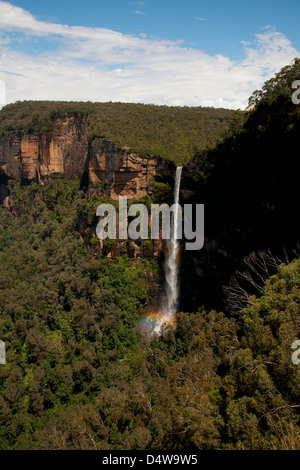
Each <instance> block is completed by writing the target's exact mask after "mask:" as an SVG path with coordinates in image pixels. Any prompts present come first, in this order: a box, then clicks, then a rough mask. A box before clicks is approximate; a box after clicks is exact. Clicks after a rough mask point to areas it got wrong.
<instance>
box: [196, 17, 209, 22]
mask: <svg viewBox="0 0 300 470" xmlns="http://www.w3.org/2000/svg"><path fill="white" fill-rule="evenodd" d="M195 20H196V21H207V19H206V18H202V16H195Z"/></svg>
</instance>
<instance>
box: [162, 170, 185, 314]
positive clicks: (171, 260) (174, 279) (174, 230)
mask: <svg viewBox="0 0 300 470" xmlns="http://www.w3.org/2000/svg"><path fill="white" fill-rule="evenodd" d="M181 171H182V167H181V166H179V167H177V169H176V178H175V188H174V205H175V210H174V217H173V223H172V225H171V234H170V240H168V254H167V258H166V261H165V280H166V299H165V303H164V305H163V311H164V312H165V314H166V315H174V313H176V312H177V306H178V296H179V279H178V271H179V257H178V249H179V242H178V223H179V222H180V221H179V220H178V210H177V207H178V204H179V190H180V179H181Z"/></svg>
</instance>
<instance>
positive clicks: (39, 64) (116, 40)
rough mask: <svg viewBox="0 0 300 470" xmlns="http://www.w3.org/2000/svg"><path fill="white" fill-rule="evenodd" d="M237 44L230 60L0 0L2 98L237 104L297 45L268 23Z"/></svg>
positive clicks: (287, 59)
mask: <svg viewBox="0 0 300 470" xmlns="http://www.w3.org/2000/svg"><path fill="white" fill-rule="evenodd" d="M1 38H4V39H5V40H4V41H3V42H1ZM7 38H8V39H9V40H7ZM40 40H42V43H44V42H45V41H47V42H48V47H47V50H44V49H43V48H42V46H41V48H40V51H41V52H39V53H38V52H35V53H34V52H28V50H30V47H29V46H30V45H31V44H32V43H34V45H35V46H36V44H39V41H40ZM241 40H242V38H241ZM22 45H27V47H26V49H22V47H23V46H22ZM16 46H17V47H16ZM241 47H242V48H243V57H242V59H240V60H238V61H237V60H236V61H234V60H231V59H229V58H228V57H225V56H223V55H221V54H219V55H214V56H211V55H209V54H207V53H206V52H204V51H203V50H201V49H195V48H194V49H193V48H190V47H187V46H185V45H184V43H182V42H181V41H171V40H159V39H153V38H148V37H147V36H144V35H142V36H141V35H140V36H132V35H126V34H122V33H120V32H117V31H113V30H109V29H105V28H89V27H83V26H68V25H62V24H58V23H51V22H47V21H39V20H37V19H36V18H35V17H34V16H33V15H31V13H29V12H28V11H25V10H24V9H22V8H19V7H15V6H13V5H11V4H10V3H8V2H3V1H0V70H1V72H0V80H5V81H6V91H7V102H13V101H15V100H24V99H48V100H76V101H81V100H83V101H85V100H90V101H123V102H141V103H156V104H166V105H187V106H199V105H201V106H215V107H225V108H242V109H243V108H244V107H245V106H246V105H247V100H248V97H249V96H250V95H251V93H252V92H253V90H254V89H257V88H259V87H260V86H261V85H262V83H263V82H264V81H265V80H266V79H267V78H269V77H270V76H272V75H273V74H274V73H275V72H276V71H278V70H279V69H280V68H281V67H282V66H284V65H286V64H287V63H289V62H290V61H292V59H293V58H294V57H296V56H299V52H298V51H297V50H296V49H295V48H294V47H293V46H292V44H291V42H290V41H289V39H288V38H287V37H285V36H284V35H283V34H282V33H280V32H278V31H276V30H274V29H272V28H267V29H266V30H264V31H263V32H260V33H259V34H257V35H256V36H255V37H254V38H253V41H251V42H249V41H248V42H247V43H244V44H242V46H241ZM34 48H35V49H36V47H34ZM25 50H26V51H27V52H25ZM8 73H10V75H7V74H8Z"/></svg>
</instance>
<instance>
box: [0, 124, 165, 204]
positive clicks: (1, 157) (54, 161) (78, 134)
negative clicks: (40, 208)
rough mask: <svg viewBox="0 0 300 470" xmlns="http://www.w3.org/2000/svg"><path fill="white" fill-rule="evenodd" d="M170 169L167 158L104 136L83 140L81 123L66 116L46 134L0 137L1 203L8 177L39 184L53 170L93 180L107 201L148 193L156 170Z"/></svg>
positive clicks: (85, 127) (87, 180)
mask: <svg viewBox="0 0 300 470" xmlns="http://www.w3.org/2000/svg"><path fill="white" fill-rule="evenodd" d="M173 171H174V165H173V164H172V163H170V162H167V161H165V160H160V159H157V158H154V157H151V156H143V155H139V154H137V153H132V152H131V151H130V150H129V149H128V148H125V147H124V148H123V149H120V148H118V147H117V146H116V145H114V144H113V143H112V142H110V141H108V140H105V139H94V140H92V141H90V142H89V141H88V129H87V124H86V122H85V121H82V122H78V121H76V119H75V118H74V117H70V116H65V117H62V118H60V119H59V120H57V121H56V123H55V126H54V129H53V131H51V132H48V133H42V134H40V135H37V134H27V135H22V136H20V137H18V138H14V139H0V183H2V188H1V190H0V195H2V196H1V202H3V200H4V198H5V197H6V194H5V191H4V190H3V184H5V183H6V181H7V180H8V179H17V180H29V181H30V180H37V181H39V182H40V183H42V182H43V180H44V179H45V178H47V177H50V176H51V175H53V174H55V173H62V174H64V175H65V176H66V177H67V178H69V177H74V176H79V177H81V178H84V180H85V181H86V182H87V183H99V184H98V191H102V192H103V195H105V196H106V197H107V198H110V199H117V198H118V197H119V195H124V196H127V197H128V198H129V199H130V198H136V199H139V198H141V197H143V196H145V195H146V194H147V192H151V189H152V188H153V184H154V178H155V175H156V174H157V173H160V174H161V175H169V176H171V175H172V174H173Z"/></svg>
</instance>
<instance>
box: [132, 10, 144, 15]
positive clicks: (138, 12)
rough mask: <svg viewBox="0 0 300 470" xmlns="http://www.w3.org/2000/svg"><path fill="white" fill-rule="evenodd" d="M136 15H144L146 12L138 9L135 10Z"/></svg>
mask: <svg viewBox="0 0 300 470" xmlns="http://www.w3.org/2000/svg"><path fill="white" fill-rule="evenodd" d="M134 13H136V14H137V15H146V13H145V12H144V11H140V10H135V12H134Z"/></svg>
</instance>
